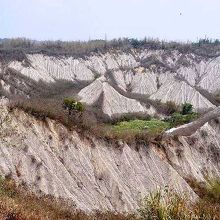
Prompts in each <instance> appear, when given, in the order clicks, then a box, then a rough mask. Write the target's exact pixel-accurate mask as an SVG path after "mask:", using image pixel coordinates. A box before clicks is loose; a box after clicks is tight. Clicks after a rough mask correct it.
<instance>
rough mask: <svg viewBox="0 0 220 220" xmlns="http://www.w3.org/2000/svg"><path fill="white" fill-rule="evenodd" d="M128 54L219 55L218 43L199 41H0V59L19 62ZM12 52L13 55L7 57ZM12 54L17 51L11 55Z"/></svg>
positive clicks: (19, 39) (211, 40) (132, 39)
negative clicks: (33, 56) (35, 56)
mask: <svg viewBox="0 0 220 220" xmlns="http://www.w3.org/2000/svg"><path fill="white" fill-rule="evenodd" d="M112 49H115V50H121V51H128V50H130V49H151V50H178V51H179V52H181V53H195V54H197V55H201V56H205V57H215V56H217V55H219V49H220V41H219V40H218V39H207V38H206V39H199V40H198V41H197V42H187V43H184V42H174V41H170V42H169V41H163V40H159V39H153V38H144V39H141V40H139V39H135V38H119V39H113V40H109V41H107V40H90V41H60V40H58V41H36V40H30V39H26V38H15V39H2V40H0V54H1V55H0V58H1V59H3V58H4V59H5V58H6V57H7V56H13V57H16V56H17V58H18V59H19V57H20V58H22V53H19V51H20V52H25V53H39V52H41V53H44V54H47V55H71V56H85V55H88V54H90V53H93V52H95V53H97V52H106V51H109V50H112ZM10 51H13V53H14V54H10V55H9V54H8V52H10ZM15 51H17V52H16V53H15Z"/></svg>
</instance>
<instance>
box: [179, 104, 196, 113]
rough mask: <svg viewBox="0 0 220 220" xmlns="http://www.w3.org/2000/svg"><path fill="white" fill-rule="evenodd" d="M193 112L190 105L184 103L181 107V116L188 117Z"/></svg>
mask: <svg viewBox="0 0 220 220" xmlns="http://www.w3.org/2000/svg"><path fill="white" fill-rule="evenodd" d="M192 112H193V105H192V104H190V103H184V104H183V105H182V111H181V113H182V115H188V114H191V113H192Z"/></svg>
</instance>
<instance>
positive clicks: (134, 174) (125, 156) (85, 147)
mask: <svg viewBox="0 0 220 220" xmlns="http://www.w3.org/2000/svg"><path fill="white" fill-rule="evenodd" d="M1 118H2V119H3V123H2V126H1V130H0V134H1V139H0V161H1V163H0V174H1V175H3V176H5V175H6V176H12V177H13V178H14V179H15V180H16V181H17V182H18V183H21V184H25V185H27V186H28V187H30V189H31V190H33V191H35V192H37V193H41V192H43V193H46V194H51V195H54V196H56V197H62V198H66V199H70V200H72V201H73V202H74V203H75V205H76V207H77V208H79V209H82V210H85V211H91V210H94V209H99V210H115V211H119V212H123V211H134V210H135V209H136V208H137V207H138V201H140V199H141V198H142V197H143V196H145V195H146V194H147V193H148V192H150V191H153V190H155V189H156V188H158V187H162V188H163V187H165V186H169V187H171V188H174V189H175V190H177V191H178V192H183V191H186V192H187V191H188V192H189V193H190V195H191V196H192V198H195V197H196V195H195V194H194V192H193V191H192V190H191V188H190V187H189V186H188V184H187V183H186V181H185V180H184V178H186V177H189V176H193V177H195V178H196V179H197V180H199V181H202V180H204V177H205V175H206V174H209V175H210V176H213V175H214V176H220V163H219V160H218V157H219V154H220V145H219V140H220V137H219V125H212V126H211V125H208V124H207V125H205V126H204V127H203V128H202V129H203V130H204V131H205V132H207V137H206V138H202V137H201V134H200V131H198V132H197V133H196V134H195V135H194V136H192V137H189V138H180V139H179V142H175V141H173V140H170V142H169V141H168V142H167V141H166V142H162V143H161V144H162V146H163V147H162V148H161V146H158V145H157V144H156V145H154V144H150V145H140V144H139V145H130V146H128V145H127V144H125V143H123V142H118V144H117V145H115V144H114V145H112V144H111V143H108V142H105V141H102V140H97V139H96V138H93V137H83V136H81V135H80V133H77V132H69V131H67V130H66V128H64V127H63V126H62V125H60V124H57V123H56V122H54V121H52V120H49V119H48V120H47V121H46V122H42V121H38V120H36V119H35V118H34V117H32V116H29V115H27V114H26V113H23V112H20V111H14V112H10V113H8V112H7V110H6V109H5V107H1ZM192 139H193V141H194V142H192ZM192 143H193V144H192Z"/></svg>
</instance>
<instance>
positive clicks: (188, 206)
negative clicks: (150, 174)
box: [138, 181, 220, 220]
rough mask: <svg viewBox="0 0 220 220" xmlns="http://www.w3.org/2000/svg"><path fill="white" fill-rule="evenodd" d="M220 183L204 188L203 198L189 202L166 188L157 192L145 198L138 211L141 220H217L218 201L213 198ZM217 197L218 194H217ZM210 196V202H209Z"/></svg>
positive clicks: (219, 216)
mask: <svg viewBox="0 0 220 220" xmlns="http://www.w3.org/2000/svg"><path fill="white" fill-rule="evenodd" d="M216 187H217V188H218V190H219V189H220V182H218V181H217V182H216V181H215V184H214V185H209V186H206V187H204V189H203V190H202V192H203V197H201V198H200V199H198V200H197V201H196V202H194V203H192V202H190V200H189V198H188V196H187V195H184V194H183V195H180V194H178V193H176V192H174V191H172V190H169V189H168V188H167V189H165V190H158V191H157V192H155V193H151V194H150V195H149V196H148V197H146V198H145V199H144V200H143V202H142V205H141V207H140V209H139V210H138V213H139V215H138V216H139V219H142V220H219V219H220V199H219V197H218V199H217V197H214V200H213V196H214V194H216ZM217 194H218V195H220V194H219V192H218V193H217ZM210 195H212V196H211V198H212V199H211V200H210Z"/></svg>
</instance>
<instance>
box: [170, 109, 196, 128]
mask: <svg viewBox="0 0 220 220" xmlns="http://www.w3.org/2000/svg"><path fill="white" fill-rule="evenodd" d="M197 117H198V114H197V113H195V112H193V113H190V114H187V115H183V114H181V113H179V112H175V113H173V114H172V116H171V117H170V118H168V119H167V120H166V121H167V122H169V123H170V126H171V127H176V126H178V125H183V124H187V123H189V122H191V121H193V120H195V119H196V118H197Z"/></svg>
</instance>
